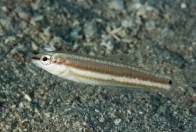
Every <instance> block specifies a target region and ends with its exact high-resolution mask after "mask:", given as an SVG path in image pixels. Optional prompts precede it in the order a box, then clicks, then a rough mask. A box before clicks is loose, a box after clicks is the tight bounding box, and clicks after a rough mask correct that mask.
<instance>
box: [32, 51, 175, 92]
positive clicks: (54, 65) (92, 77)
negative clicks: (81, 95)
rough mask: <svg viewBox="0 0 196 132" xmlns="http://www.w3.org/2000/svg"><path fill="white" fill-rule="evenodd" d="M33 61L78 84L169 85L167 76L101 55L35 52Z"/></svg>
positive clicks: (135, 86) (158, 87)
mask: <svg viewBox="0 0 196 132" xmlns="http://www.w3.org/2000/svg"><path fill="white" fill-rule="evenodd" d="M32 62H33V63H34V64H35V65H37V66H38V67H40V68H42V69H44V70H46V71H48V72H50V73H52V74H54V75H57V76H59V77H62V78H65V79H68V80H72V81H75V82H79V83H85V84H93V85H105V86H120V87H132V88H146V89H157V90H160V91H162V90H166V91H168V90H170V89H171V88H172V80H171V78H169V77H163V76H159V75H156V74H153V73H151V72H147V71H145V70H141V69H140V68H137V67H136V66H135V67H134V66H132V65H128V64H123V63H120V62H118V61H115V60H108V59H104V58H102V57H100V58H99V57H93V56H85V55H79V54H75V53H70V52H53V51H50V52H46V53H43V54H37V55H34V56H33V57H32Z"/></svg>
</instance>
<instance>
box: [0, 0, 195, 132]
mask: <svg viewBox="0 0 196 132" xmlns="http://www.w3.org/2000/svg"><path fill="white" fill-rule="evenodd" d="M44 48H54V49H56V50H58V51H59V50H61V51H72V52H76V53H82V54H88V55H99V56H112V55H114V54H120V55H122V54H127V56H129V58H130V59H127V57H126V59H127V62H129V63H132V64H133V65H138V64H140V65H143V68H146V69H148V70H151V71H153V72H155V73H157V74H160V75H165V74H166V75H171V76H174V90H173V91H171V92H170V93H169V94H166V96H165V95H163V94H160V93H158V92H157V91H144V90H136V89H133V88H130V89H120V88H118V87H115V88H113V87H110V88H108V87H104V86H92V85H85V84H78V83H75V82H71V81H67V80H64V79H62V78H58V77H56V76H54V75H51V74H49V73H47V72H45V71H44V70H42V69H40V68H38V67H36V66H35V65H33V64H32V63H31V61H30V56H31V55H32V54H35V53H39V52H41V51H43V49H44ZM147 67H148V68H147ZM195 80H196V1H195V0H189V1H186V0H176V1H170V0H161V1H155V0H132V1H131V0H124V1H123V0H113V1H112V0H102V1H97V0H73V1H72V0H67V1H61V0H59V1H56V0H36V1H32V0H14V1H13V0H1V1H0V130H1V131H13V130H15V131H178V132H180V131H190V132H191V131H196V81H195Z"/></svg>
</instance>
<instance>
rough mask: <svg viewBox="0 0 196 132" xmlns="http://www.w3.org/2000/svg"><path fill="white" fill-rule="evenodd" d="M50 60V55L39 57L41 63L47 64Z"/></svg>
mask: <svg viewBox="0 0 196 132" xmlns="http://www.w3.org/2000/svg"><path fill="white" fill-rule="evenodd" d="M50 60H51V57H50V55H43V56H42V57H41V58H40V61H41V63H42V64H44V65H49V64H50V62H51V61H50Z"/></svg>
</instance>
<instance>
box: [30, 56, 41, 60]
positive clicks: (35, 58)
mask: <svg viewBox="0 0 196 132" xmlns="http://www.w3.org/2000/svg"><path fill="white" fill-rule="evenodd" d="M31 59H32V60H40V58H39V57H37V56H33V57H31Z"/></svg>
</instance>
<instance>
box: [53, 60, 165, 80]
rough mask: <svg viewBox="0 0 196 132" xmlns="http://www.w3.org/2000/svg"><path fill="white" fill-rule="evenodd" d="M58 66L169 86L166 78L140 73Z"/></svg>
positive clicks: (77, 66) (67, 64) (70, 65)
mask: <svg viewBox="0 0 196 132" xmlns="http://www.w3.org/2000/svg"><path fill="white" fill-rule="evenodd" d="M56 64H64V65H65V66H69V67H73V68H77V69H80V70H88V71H92V72H98V73H105V74H111V75H115V76H125V77H131V78H138V79H142V80H145V81H151V82H152V81H153V82H158V83H161V84H167V82H166V81H167V80H166V79H164V78H159V77H153V76H151V75H148V76H147V75H146V76H143V75H141V74H140V73H139V74H140V75H134V74H131V73H116V72H115V71H114V72H112V71H107V70H103V69H95V68H94V69H93V68H89V67H82V66H79V65H74V64H70V63H62V62H59V63H56ZM130 70H131V69H130Z"/></svg>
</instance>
